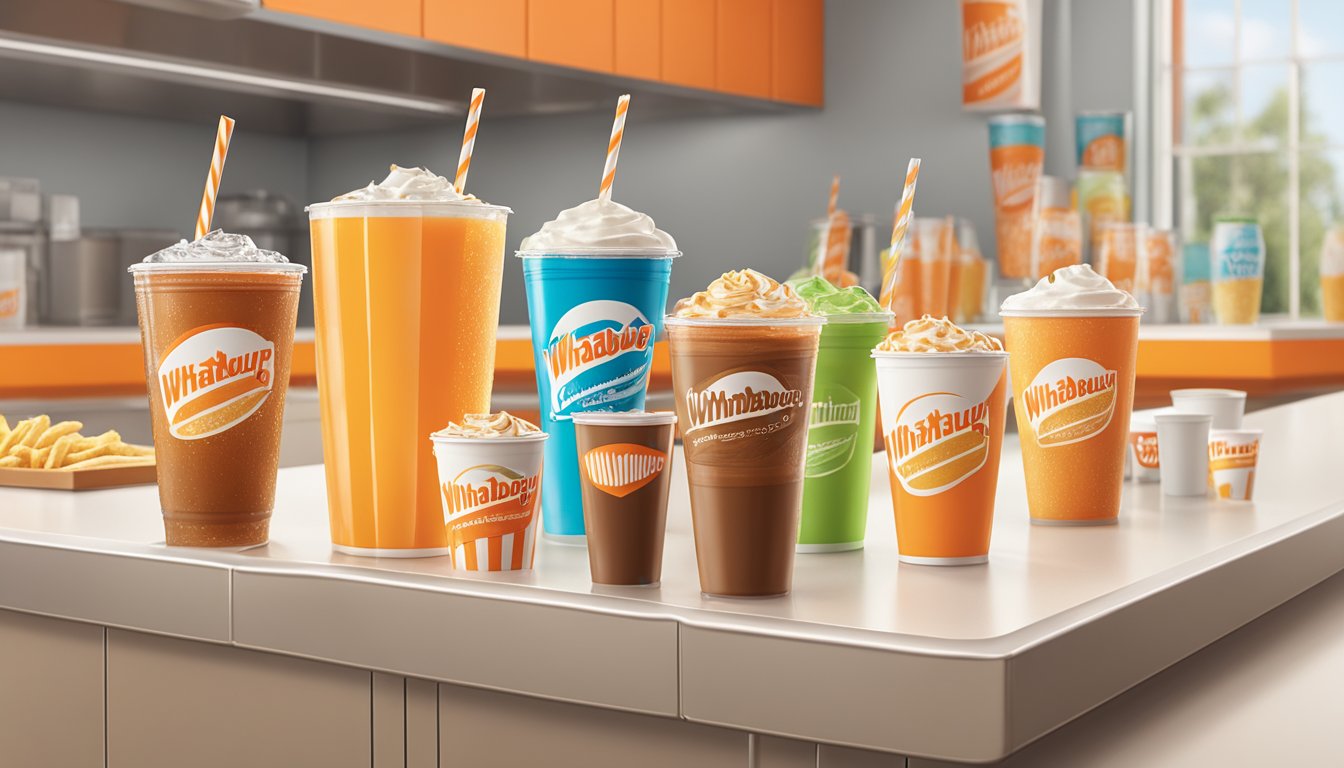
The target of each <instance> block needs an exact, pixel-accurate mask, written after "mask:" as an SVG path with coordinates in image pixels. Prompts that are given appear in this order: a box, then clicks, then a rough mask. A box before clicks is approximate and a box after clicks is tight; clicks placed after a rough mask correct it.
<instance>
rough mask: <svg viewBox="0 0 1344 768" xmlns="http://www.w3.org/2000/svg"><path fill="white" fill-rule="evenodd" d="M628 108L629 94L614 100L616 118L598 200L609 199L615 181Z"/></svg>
mask: <svg viewBox="0 0 1344 768" xmlns="http://www.w3.org/2000/svg"><path fill="white" fill-rule="evenodd" d="M629 109H630V94H628V93H627V94H625V95H623V96H621V98H619V99H617V100H616V119H615V120H613V121H612V123H611V141H608V142H607V162H606V165H604V166H603V167H602V186H600V187H599V188H598V190H597V197H598V199H599V200H610V199H611V185H612V183H614V182H615V181H616V159H617V158H618V157H620V156H621V139H622V138H623V137H624V136H625V113H626V111H628V110H629Z"/></svg>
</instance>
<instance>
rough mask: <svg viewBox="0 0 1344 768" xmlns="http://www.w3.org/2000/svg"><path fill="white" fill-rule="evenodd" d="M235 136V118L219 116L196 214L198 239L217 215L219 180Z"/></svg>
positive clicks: (203, 234) (208, 229)
mask: <svg viewBox="0 0 1344 768" xmlns="http://www.w3.org/2000/svg"><path fill="white" fill-rule="evenodd" d="M232 138H233V118H231V117H229V116H228V115H220V116H219V130H217V131H216V132H215V154H214V155H212V156H211V157H210V175H209V176H207V177H206V179H205V194H204V195H203V196H202V197H201V210H200V212H199V213H197V214H196V239H197V240H200V239H201V238H202V237H205V235H206V233H207V232H209V231H210V220H211V219H213V218H214V217H215V196H216V195H218V194H219V180H220V179H221V178H222V177H223V176H224V158H225V157H227V156H228V154H229V140H230V139H232Z"/></svg>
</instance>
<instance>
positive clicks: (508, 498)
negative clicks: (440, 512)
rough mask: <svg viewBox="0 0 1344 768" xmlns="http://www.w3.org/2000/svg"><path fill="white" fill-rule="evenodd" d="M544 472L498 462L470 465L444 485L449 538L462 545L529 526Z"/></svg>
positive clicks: (455, 545)
mask: <svg viewBox="0 0 1344 768" xmlns="http://www.w3.org/2000/svg"><path fill="white" fill-rule="evenodd" d="M540 481H541V476H540V474H535V475H526V474H523V473H522V472H518V471H517V470H514V469H510V468H509V467H503V466H500V465H498V464H478V465H476V466H474V467H468V468H466V469H464V470H462V471H461V472H459V473H458V474H457V476H456V477H454V478H453V479H451V480H449V481H448V482H446V483H443V484H442V485H441V492H442V494H443V503H444V509H445V510H446V511H447V513H448V516H447V519H446V520H445V521H444V522H445V524H446V525H447V530H448V540H449V543H450V544H451V545H452V547H453V548H454V549H455V548H457V547H458V546H459V545H461V544H465V543H466V542H469V541H475V540H476V539H482V538H487V537H490V536H502V535H504V534H507V533H518V532H520V531H522V530H524V529H526V528H527V525H528V523H529V522H531V520H532V514H533V513H534V512H535V511H536V507H537V495H538V494H537V491H538V487H539V485H540Z"/></svg>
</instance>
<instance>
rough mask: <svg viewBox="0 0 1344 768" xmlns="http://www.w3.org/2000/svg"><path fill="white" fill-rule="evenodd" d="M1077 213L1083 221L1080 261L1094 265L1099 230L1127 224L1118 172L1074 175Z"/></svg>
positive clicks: (1125, 197)
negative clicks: (1110, 224)
mask: <svg viewBox="0 0 1344 768" xmlns="http://www.w3.org/2000/svg"><path fill="white" fill-rule="evenodd" d="M1075 194H1076V197H1077V206H1076V207H1077V209H1078V213H1079V215H1080V216H1082V219H1083V261H1084V262H1088V263H1093V264H1095V263H1096V261H1097V248H1098V246H1099V243H1100V240H1101V232H1102V229H1103V228H1104V227H1105V226H1106V225H1107V224H1109V223H1111V222H1116V221H1128V220H1129V193H1128V191H1127V190H1126V189H1125V175H1124V174H1123V173H1120V172H1119V171H1098V170H1091V169H1086V168H1084V169H1082V170H1080V171H1078V184H1077V187H1076V189H1075Z"/></svg>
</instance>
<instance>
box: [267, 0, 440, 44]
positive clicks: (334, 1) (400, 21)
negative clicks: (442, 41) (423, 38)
mask: <svg viewBox="0 0 1344 768" xmlns="http://www.w3.org/2000/svg"><path fill="white" fill-rule="evenodd" d="M261 4H262V5H263V6H265V7H266V8H267V9H269V10H272V11H284V12H285V13H298V14H302V15H304V16H314V17H317V18H319V19H326V20H328V21H338V22H340V23H342V24H349V25H351V26H355V27H364V28H365V29H377V30H380V31H383V32H395V33H397V34H399V35H410V36H411V37H419V36H420V0H378V2H376V3H375V2H369V0H262V3H261Z"/></svg>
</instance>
